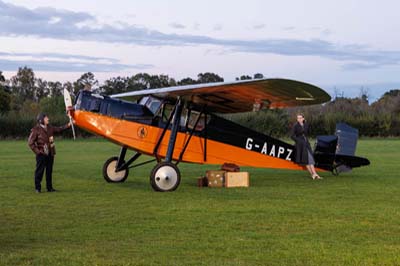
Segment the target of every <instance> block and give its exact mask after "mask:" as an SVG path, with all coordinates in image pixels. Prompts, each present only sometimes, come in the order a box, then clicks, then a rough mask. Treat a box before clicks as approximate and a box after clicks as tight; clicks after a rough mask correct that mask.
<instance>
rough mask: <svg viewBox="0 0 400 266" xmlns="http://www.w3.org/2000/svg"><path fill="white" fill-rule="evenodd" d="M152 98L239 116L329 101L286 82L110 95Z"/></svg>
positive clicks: (323, 94) (222, 84)
mask: <svg viewBox="0 0 400 266" xmlns="http://www.w3.org/2000/svg"><path fill="white" fill-rule="evenodd" d="M148 95H153V96H155V97H159V98H166V99H176V98H177V97H178V96H180V97H182V98H183V99H184V100H185V101H187V102H191V103H192V104H194V105H197V106H200V107H201V106H204V105H205V106H207V110H208V111H210V112H215V113H240V112H249V111H254V110H260V109H267V108H285V107H294V106H302V105H313V104H321V103H324V102H327V101H329V100H330V99H331V97H330V96H329V94H327V93H326V92H325V91H324V90H322V89H320V88H318V87H316V86H314V85H311V84H308V83H304V82H300V81H295V80H289V79H258V80H246V81H236V82H218V83H206V84H196V85H188V86H175V87H167V88H161V89H148V90H141V91H132V92H126V93H120V94H115V95H111V97H114V98H126V99H129V100H134V99H137V98H140V97H143V96H148Z"/></svg>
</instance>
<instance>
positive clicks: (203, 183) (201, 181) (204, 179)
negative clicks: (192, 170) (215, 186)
mask: <svg viewBox="0 0 400 266" xmlns="http://www.w3.org/2000/svg"><path fill="white" fill-rule="evenodd" d="M207 185H208V181H207V177H205V176H201V177H199V178H197V186H198V187H206V186H207Z"/></svg>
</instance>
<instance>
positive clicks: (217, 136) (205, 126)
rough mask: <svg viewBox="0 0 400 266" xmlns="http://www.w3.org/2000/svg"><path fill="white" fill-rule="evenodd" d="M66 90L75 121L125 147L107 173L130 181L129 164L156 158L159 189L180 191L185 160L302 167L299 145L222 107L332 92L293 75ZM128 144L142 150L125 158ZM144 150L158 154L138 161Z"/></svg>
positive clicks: (319, 98)
mask: <svg viewBox="0 0 400 266" xmlns="http://www.w3.org/2000/svg"><path fill="white" fill-rule="evenodd" d="M64 97H65V100H66V107H67V110H68V114H69V115H70V118H72V121H73V122H74V124H75V125H77V126H78V127H80V128H82V129H84V130H87V131H89V132H91V133H93V134H96V135H99V136H102V137H104V138H106V139H108V140H110V141H112V142H114V143H116V144H118V145H120V146H121V151H120V154H119V155H118V156H113V157H111V158H110V159H108V160H107V161H106V162H105V163H104V167H103V175H104V178H105V180H106V181H108V182H124V181H125V180H126V178H127V177H128V173H129V169H130V168H133V167H138V166H141V165H143V164H145V163H151V162H155V161H157V164H156V165H155V167H154V168H153V170H152V171H151V173H150V183H151V186H152V187H153V189H154V190H156V191H173V190H175V189H176V188H177V187H178V186H179V183H180V179H181V175H180V171H179V169H178V167H177V165H178V164H179V163H180V162H188V163H197V164H223V163H234V164H237V165H239V166H251V167H264V168H280V169H293V170H303V167H302V166H300V165H298V164H296V163H295V162H294V155H295V150H294V146H293V145H291V144H288V143H285V142H283V141H280V140H278V139H276V138H273V137H270V136H267V135H265V134H261V133H259V132H256V131H254V130H251V129H248V128H246V127H243V126H240V125H238V124H236V123H234V122H232V121H229V120H227V119H224V118H222V117H220V116H218V115H217V114H226V113H238V112H250V111H259V110H261V109H268V108H285V107H293V106H302V105H312V104H321V103H324V102H327V101H329V100H330V96H329V95H328V94H327V93H326V92H325V91H323V90H322V89H320V88H318V87H316V86H313V85H310V84H307V83H303V82H299V81H294V80H287V79H258V80H248V81H237V82H222V83H208V84H197V85H188V86H176V87H168V88H161V89H148V90H141V91H132V92H127V93H121V94H116V95H111V96H106V95H98V94H94V93H92V92H91V91H86V90H82V91H80V92H79V94H78V95H77V97H76V99H75V103H74V105H73V104H72V103H71V100H70V96H69V93H68V91H66V90H65V91H64ZM128 149H130V150H134V151H135V152H136V153H135V154H134V155H133V156H132V157H130V158H126V154H127V150H128ZM142 154H146V155H149V156H152V157H154V159H152V160H150V161H146V162H142V163H139V164H136V165H133V163H134V162H135V161H136V160H137V159H138V158H139V157H140V156H141V155H142ZM320 159H321V161H323V164H322V166H321V167H319V169H325V170H332V169H333V165H334V164H335V163H336V162H335V161H332V162H331V160H330V159H329V160H327V158H326V157H324V156H322V157H321V158H320ZM334 160H335V159H334ZM316 166H317V167H318V164H317V165H316ZM354 166H356V165H353V166H352V167H354Z"/></svg>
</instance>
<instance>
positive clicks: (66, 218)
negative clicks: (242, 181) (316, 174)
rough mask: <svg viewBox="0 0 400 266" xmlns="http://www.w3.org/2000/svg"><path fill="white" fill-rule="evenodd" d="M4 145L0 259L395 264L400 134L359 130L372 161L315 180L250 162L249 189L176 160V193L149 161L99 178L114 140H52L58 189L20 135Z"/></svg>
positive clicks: (399, 230) (399, 242)
mask: <svg viewBox="0 0 400 266" xmlns="http://www.w3.org/2000/svg"><path fill="white" fill-rule="evenodd" d="M0 145H1V146H0V147H1V148H0V161H1V164H0V265H400V167H399V163H400V159H399V158H400V140H399V139H379V140H361V141H360V142H359V145H358V150H357V154H359V155H360V156H365V157H368V158H369V159H370V160H371V163H372V164H371V165H370V166H369V167H364V168H359V169H356V170H355V171H353V172H352V173H349V174H343V175H341V176H339V177H334V176H332V175H331V174H330V173H323V177H324V180H321V181H312V180H311V179H310V178H309V177H308V175H307V174H306V173H305V172H298V171H285V170H279V171H277V170H268V169H247V168H246V169H244V170H248V171H250V174H251V176H250V177H251V187H250V188H248V189H246V188H244V189H243V188H242V189H210V188H198V187H196V178H197V177H198V176H200V175H202V174H204V172H205V170H206V169H217V167H216V166H198V165H190V164H182V165H180V169H181V172H182V176H183V178H182V182H181V185H180V187H179V188H178V190H177V191H175V192H173V193H156V192H153V191H152V189H151V187H150V184H149V178H148V176H149V172H150V170H151V168H152V167H153V165H146V166H144V167H142V168H137V169H136V168H135V169H131V170H132V171H131V172H130V175H129V177H128V179H127V181H126V182H125V183H122V184H108V183H106V182H105V181H104V180H103V178H102V173H101V169H102V165H103V162H104V161H105V160H106V159H107V158H108V157H110V156H112V155H116V154H118V151H119V148H118V146H116V145H113V144H110V143H108V142H106V141H102V140H96V139H92V140H78V141H75V142H74V141H67V140H66V141H58V142H57V151H58V154H57V156H56V162H55V170H54V186H55V188H56V189H58V190H60V191H59V192H57V193H41V194H35V193H34V186H33V170H34V156H33V154H32V153H31V151H30V150H28V148H27V144H26V142H24V141H1V142H0ZM44 184H45V183H44V181H43V183H42V185H44Z"/></svg>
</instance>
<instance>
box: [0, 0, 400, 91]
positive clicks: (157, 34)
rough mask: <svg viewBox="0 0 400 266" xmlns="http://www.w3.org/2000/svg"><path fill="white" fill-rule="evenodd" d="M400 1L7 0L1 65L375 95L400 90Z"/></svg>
mask: <svg viewBox="0 0 400 266" xmlns="http://www.w3.org/2000/svg"><path fill="white" fill-rule="evenodd" d="M399 10H400V2H399V1H394V0H393V1H385V0H381V1H372V0H363V1H361V0H360V1H351V0H349V1H344V0H343V1H341V0H336V1H330V2H327V1H314V0H309V1H289V0H280V1H266V0H262V1H261V0H260V1H259V0H247V1H232V0H230V1H228V0H219V1H211V0H202V1H184V0H170V1H155V0H147V1H133V0H113V1H100V0H85V1H82V0H68V1H50V0H37V1H35V0H14V1H9V0H0V25H2V26H1V27H0V70H1V71H3V72H4V73H5V76H6V78H10V77H11V76H12V75H14V74H15V73H16V70H17V69H18V67H19V66H24V65H28V66H29V67H32V68H33V69H34V71H35V73H36V74H37V76H38V77H42V78H45V79H47V80H61V81H67V80H70V81H74V80H76V79H77V78H79V76H80V75H81V74H82V73H84V72H88V71H91V72H93V73H94V74H95V75H96V77H97V78H98V79H99V80H100V81H102V80H104V79H107V78H110V77H114V76H118V75H122V76H128V75H129V76H130V75H133V74H135V73H138V72H148V73H153V74H167V75H169V76H171V77H174V78H177V79H181V78H184V77H187V76H190V77H193V78H195V77H196V75H197V74H198V73H200V72H206V71H211V72H215V73H218V74H219V75H221V76H223V77H224V78H225V80H226V81H230V80H234V78H235V77H237V76H240V75H242V74H249V75H253V74H254V73H263V74H264V75H265V76H266V77H281V78H290V79H296V80H301V81H305V82H309V83H312V84H315V85H318V86H320V87H322V88H324V89H325V90H327V91H328V92H330V93H331V94H333V92H334V88H335V87H336V88H337V90H339V91H344V94H345V96H356V95H357V93H359V89H360V87H361V86H363V87H365V88H369V93H370V95H371V98H377V97H380V96H381V94H382V93H383V92H384V91H386V90H389V89H397V88H400V75H399V73H400V34H399V32H400V19H399V16H398V11H399Z"/></svg>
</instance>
